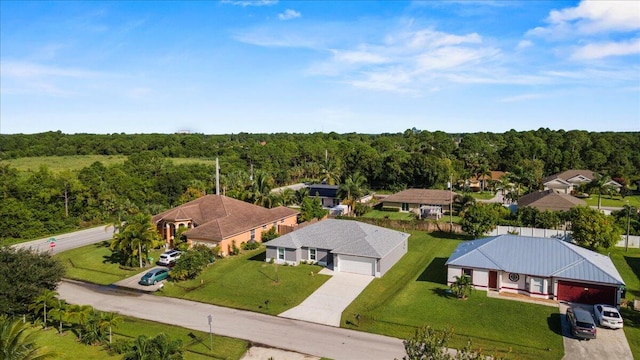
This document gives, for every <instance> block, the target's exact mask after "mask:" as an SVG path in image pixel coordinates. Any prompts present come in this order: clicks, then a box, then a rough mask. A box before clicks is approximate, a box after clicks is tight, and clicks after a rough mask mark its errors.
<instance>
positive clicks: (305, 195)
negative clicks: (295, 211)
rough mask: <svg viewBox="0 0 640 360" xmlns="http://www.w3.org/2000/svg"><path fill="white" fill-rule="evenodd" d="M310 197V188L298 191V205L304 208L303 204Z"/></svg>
mask: <svg viewBox="0 0 640 360" xmlns="http://www.w3.org/2000/svg"><path fill="white" fill-rule="evenodd" d="M308 197H309V188H308V187H306V186H305V187H303V188H300V189H298V190H296V203H297V204H298V205H301V206H302V203H303V202H304V199H306V198H308Z"/></svg>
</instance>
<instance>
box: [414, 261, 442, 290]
mask: <svg viewBox="0 0 640 360" xmlns="http://www.w3.org/2000/svg"><path fill="white" fill-rule="evenodd" d="M447 259H448V258H442V257H437V258H434V259H433V260H432V261H431V263H430V264H429V265H428V266H427V267H426V268H425V269H424V271H423V272H422V274H420V276H418V279H416V281H428V282H433V283H438V284H444V285H446V284H447V267H446V266H445V265H444V264H445V263H446V262H447Z"/></svg>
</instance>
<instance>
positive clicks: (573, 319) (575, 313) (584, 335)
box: [566, 307, 597, 340]
mask: <svg viewBox="0 0 640 360" xmlns="http://www.w3.org/2000/svg"><path fill="white" fill-rule="evenodd" d="M566 316H567V322H568V323H569V327H570V328H571V334H573V336H575V337H577V338H578V339H586V340H589V339H595V338H596V332H597V329H596V324H595V322H594V321H593V317H592V316H591V312H590V311H587V310H584V309H581V308H578V307H575V308H568V309H567V315H566Z"/></svg>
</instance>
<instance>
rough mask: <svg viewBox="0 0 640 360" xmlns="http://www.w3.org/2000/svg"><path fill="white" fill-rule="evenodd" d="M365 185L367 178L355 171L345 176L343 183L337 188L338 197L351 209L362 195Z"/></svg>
mask: <svg viewBox="0 0 640 360" xmlns="http://www.w3.org/2000/svg"><path fill="white" fill-rule="evenodd" d="M366 183H367V178H366V177H364V175H362V174H360V172H358V171H356V172H355V173H353V174H351V175H349V176H347V178H346V179H345V180H344V182H343V183H342V184H340V185H339V186H338V196H339V197H340V198H341V199H343V200H344V201H345V203H347V204H348V205H349V206H350V207H351V208H352V209H353V208H354V207H355V203H356V202H357V201H358V200H360V198H361V197H362V195H364V192H365V190H366V189H365V185H366Z"/></svg>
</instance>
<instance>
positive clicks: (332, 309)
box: [278, 272, 374, 327]
mask: <svg viewBox="0 0 640 360" xmlns="http://www.w3.org/2000/svg"><path fill="white" fill-rule="evenodd" d="M373 279H374V277H373V276H367V275H359V274H350V273H343V272H334V273H333V276H332V277H331V279H329V280H327V282H325V283H324V284H323V285H322V286H321V287H319V288H318V289H317V290H316V291H315V292H314V293H313V294H311V295H309V297H308V298H306V299H305V300H304V301H303V302H302V303H301V304H300V305H298V306H296V307H294V308H291V309H289V310H287V311H285V312H283V313H281V314H279V315H278V316H280V317H285V318H289V319H295V320H303V321H308V322H312V323H317V324H323V325H330V326H338V327H339V326H340V317H341V316H342V312H343V311H344V309H346V308H347V306H349V304H351V302H352V301H353V300H354V299H355V298H356V297H358V295H360V293H361V292H362V290H364V289H365V288H366V287H367V285H369V283H370V282H371V281H373Z"/></svg>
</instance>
